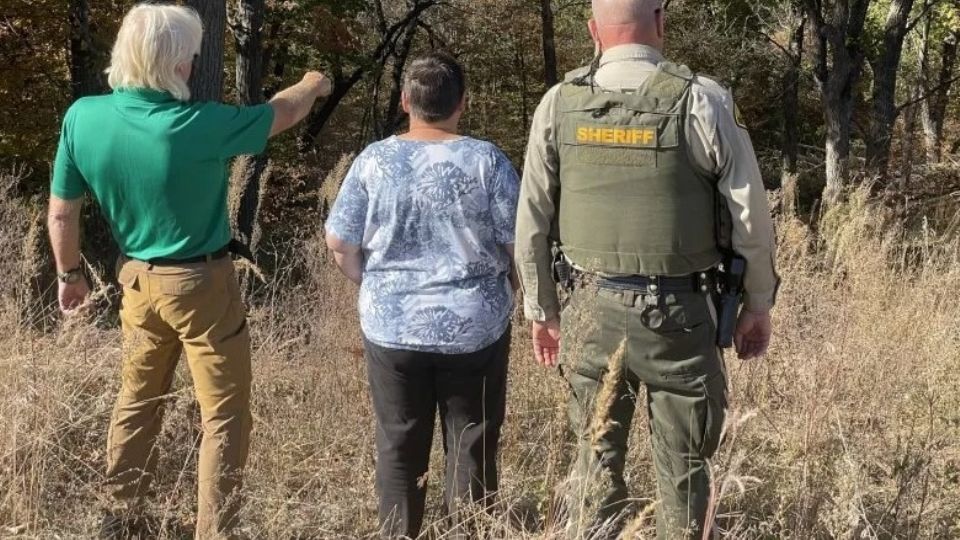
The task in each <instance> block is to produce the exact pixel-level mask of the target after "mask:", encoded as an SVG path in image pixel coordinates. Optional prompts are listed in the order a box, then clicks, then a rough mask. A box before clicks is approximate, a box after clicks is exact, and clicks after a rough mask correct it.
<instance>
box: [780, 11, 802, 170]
mask: <svg viewBox="0 0 960 540" xmlns="http://www.w3.org/2000/svg"><path fill="white" fill-rule="evenodd" d="M792 18H793V24H794V27H793V28H792V29H791V36H790V45H789V48H788V52H789V55H788V57H787V68H786V71H785V72H784V75H783V146H782V149H781V158H782V159H781V160H782V168H781V181H780V185H781V186H787V185H790V184H791V183H792V182H796V175H797V160H798V155H799V153H800V70H801V68H802V65H801V63H802V61H803V38H804V34H805V32H806V27H807V18H806V15H805V14H804V13H803V11H802V9H801V8H800V6H799V5H796V4H795V5H794V10H793V17H792Z"/></svg>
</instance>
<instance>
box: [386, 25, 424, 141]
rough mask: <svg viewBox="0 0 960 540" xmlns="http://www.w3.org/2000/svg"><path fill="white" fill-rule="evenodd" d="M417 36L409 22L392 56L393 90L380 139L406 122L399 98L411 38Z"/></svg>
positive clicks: (411, 43)
mask: <svg viewBox="0 0 960 540" xmlns="http://www.w3.org/2000/svg"><path fill="white" fill-rule="evenodd" d="M416 35H417V21H416V20H411V21H410V23H409V24H407V29H406V30H405V31H404V33H403V37H402V38H401V39H400V45H399V46H398V47H397V51H396V53H395V54H394V55H393V74H392V78H393V88H392V89H391V90H390V101H389V102H388V103H387V114H386V115H384V119H383V127H382V128H381V129H380V136H381V137H389V136H390V135H393V134H394V133H396V132H397V130H398V129H400V126H401V125H402V124H403V121H404V120H406V116H407V115H406V113H404V112H403V111H402V110H401V107H400V98H401V96H402V95H403V71H404V69H406V67H407V59H408V58H409V57H410V49H411V48H412V47H413V38H414V36H416Z"/></svg>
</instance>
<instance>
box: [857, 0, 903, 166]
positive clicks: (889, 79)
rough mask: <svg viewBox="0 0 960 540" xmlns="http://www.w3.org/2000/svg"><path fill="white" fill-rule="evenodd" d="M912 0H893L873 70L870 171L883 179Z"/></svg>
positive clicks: (887, 164)
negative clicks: (898, 75)
mask: <svg viewBox="0 0 960 540" xmlns="http://www.w3.org/2000/svg"><path fill="white" fill-rule="evenodd" d="M912 9H913V0H892V2H891V3H890V10H889V12H888V13H887V20H886V23H885V25H884V31H883V45H882V48H881V51H880V54H879V56H878V57H877V58H875V59H874V60H873V61H872V62H871V66H872V67H873V95H872V97H871V99H872V116H873V118H871V121H870V127H869V136H868V137H867V170H868V172H869V174H870V175H871V177H873V178H874V179H877V180H883V179H886V177H887V172H888V171H889V168H890V146H891V143H892V141H893V126H894V124H895V123H896V121H897V115H898V114H899V110H898V108H897V74H898V71H899V69H900V59H901V58H902V57H903V41H904V38H905V37H906V35H907V23H908V22H909V21H908V19H909V16H910V11H911V10H912Z"/></svg>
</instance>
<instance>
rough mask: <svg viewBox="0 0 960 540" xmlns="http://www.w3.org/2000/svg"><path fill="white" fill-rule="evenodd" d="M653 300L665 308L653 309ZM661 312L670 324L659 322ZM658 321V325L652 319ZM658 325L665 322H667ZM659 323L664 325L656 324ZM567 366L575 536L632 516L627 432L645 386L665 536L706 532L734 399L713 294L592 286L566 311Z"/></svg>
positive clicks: (610, 531)
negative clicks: (654, 293) (712, 463)
mask: <svg viewBox="0 0 960 540" xmlns="http://www.w3.org/2000/svg"><path fill="white" fill-rule="evenodd" d="M651 301H654V302H656V303H657V304H658V305H657V307H656V309H657V311H658V313H654V314H653V316H651V314H650V309H651V307H648V302H651ZM658 314H662V315H663V317H662V321H656V319H657V318H658V317H657V315H658ZM651 321H654V322H651ZM657 322H662V324H660V325H659V326H658V325H657ZM654 326H657V328H655V329H654V328H652V327H654ZM562 334H563V341H562V344H563V345H562V346H563V348H562V351H561V370H562V373H563V375H564V377H565V378H566V379H567V381H568V382H569V384H570V388H571V390H572V393H573V395H572V398H571V400H570V411H569V414H570V420H571V423H572V426H573V429H574V431H575V432H576V434H577V437H578V456H577V459H576V462H575V464H574V467H573V471H572V474H571V478H570V482H569V492H568V497H567V505H568V508H567V510H568V514H569V517H570V522H569V527H568V533H569V534H568V536H569V537H570V538H577V539H580V538H589V539H591V540H593V539H596V538H608V537H609V538H612V537H615V536H616V534H617V532H618V531H619V529H620V528H621V527H622V526H623V524H624V523H623V520H624V519H625V518H626V517H627V516H628V513H629V508H628V507H629V505H628V494H627V487H626V483H625V481H624V467H625V461H626V455H627V439H628V436H629V433H630V426H631V422H632V420H633V414H634V411H635V409H636V399H637V395H638V390H639V387H640V384H644V385H646V390H647V413H648V415H649V428H650V438H651V440H652V446H653V455H654V463H655V466H656V474H657V485H658V494H657V499H658V501H659V505H658V507H657V532H658V537H659V538H661V539H664V540H676V539H680V538H697V539H699V538H701V537H702V533H703V530H704V528H707V529H709V527H705V525H704V521H705V516H706V512H707V506H708V503H709V500H710V475H709V467H708V464H707V463H706V460H707V459H709V458H710V457H712V456H713V454H714V453H715V452H716V450H717V446H718V445H719V442H720V436H721V431H722V428H723V422H724V416H725V410H726V406H727V401H726V378H725V375H724V370H723V359H722V357H721V355H720V351H719V350H718V349H717V347H716V345H715V334H716V323H715V316H714V311H713V307H712V300H711V299H710V297H708V296H707V295H705V294H699V293H694V292H690V293H679V294H663V295H662V296H660V297H659V299H656V300H654V299H653V298H649V297H647V296H644V295H642V294H640V293H638V292H637V291H632V290H614V289H605V288H599V287H598V286H596V285H593V284H588V285H584V286H582V287H579V288H578V289H577V290H575V291H574V292H573V293H572V297H571V299H570V303H569V305H568V306H567V308H566V309H565V310H564V312H563V318H562Z"/></svg>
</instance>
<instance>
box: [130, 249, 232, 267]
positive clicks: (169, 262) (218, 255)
mask: <svg viewBox="0 0 960 540" xmlns="http://www.w3.org/2000/svg"><path fill="white" fill-rule="evenodd" d="M230 251H231V250H230V245H226V246H223V247H222V248H220V249H218V250H216V251H214V252H213V253H207V254H206V255H198V256H196V257H189V258H186V259H168V258H165V257H158V258H156V259H148V260H146V261H145V260H142V259H134V260H138V261H140V262H145V263H147V264H149V265H151V266H181V265H184V264H197V263H202V262H210V261H219V260H220V259H222V258H224V257H226V256H227V255H230ZM131 258H133V257H131Z"/></svg>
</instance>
